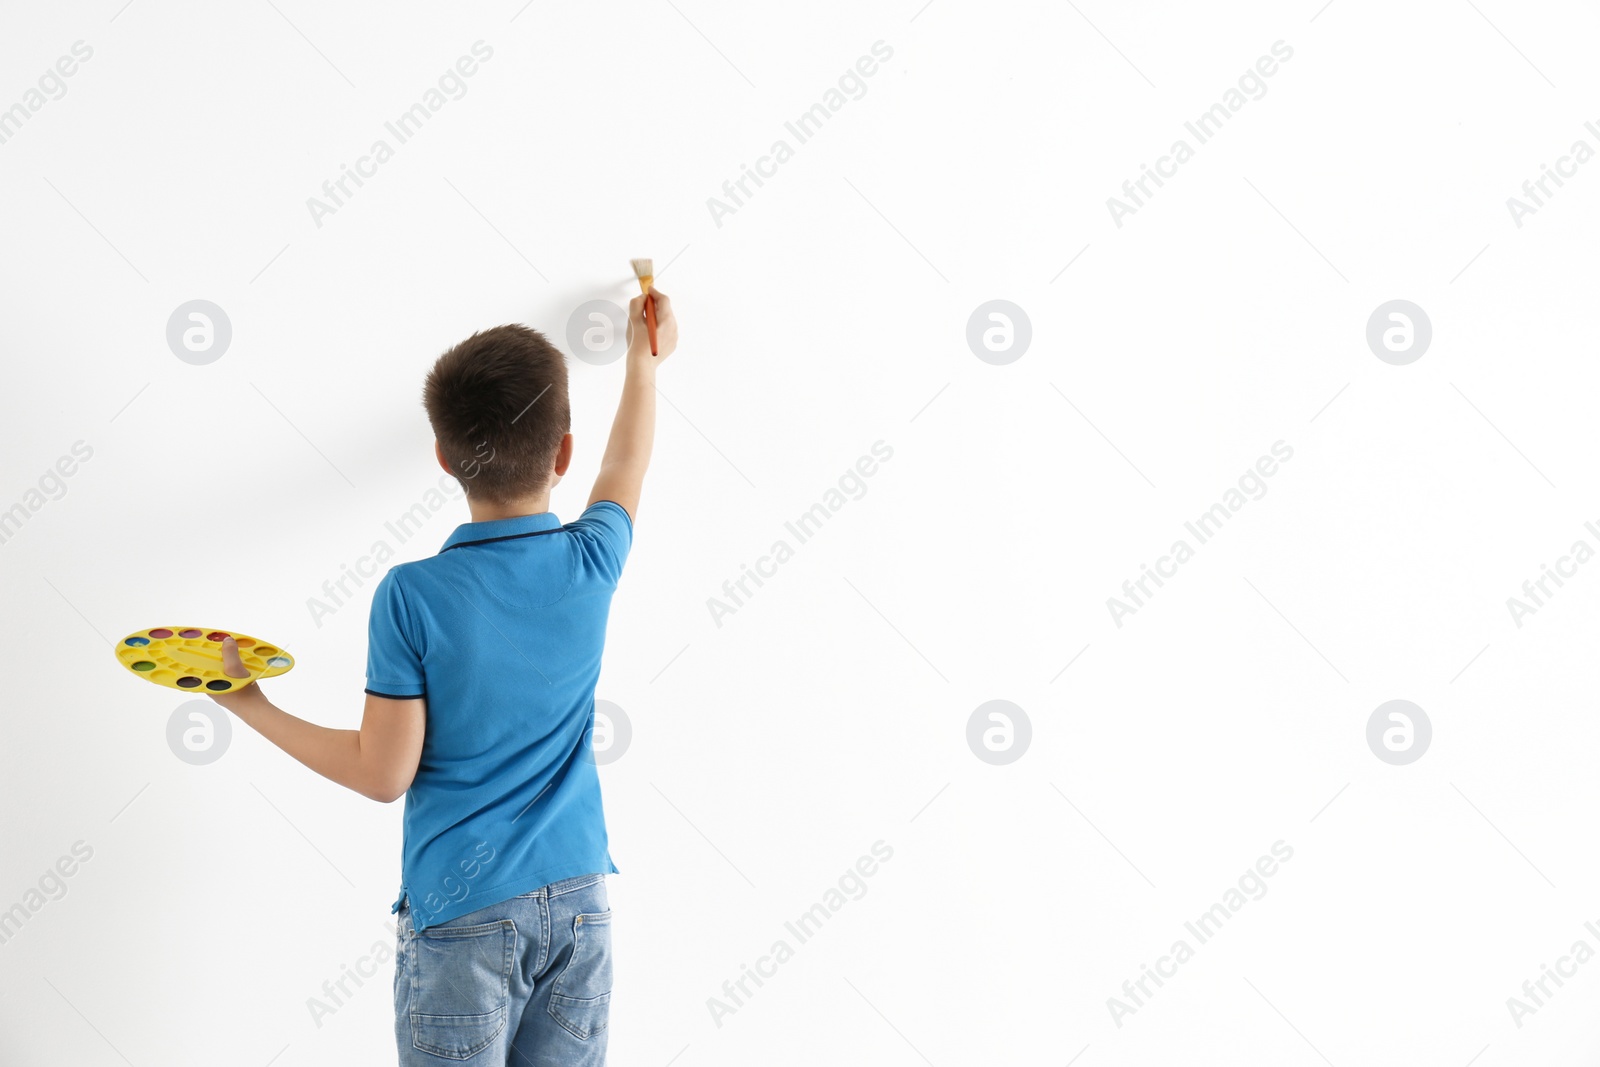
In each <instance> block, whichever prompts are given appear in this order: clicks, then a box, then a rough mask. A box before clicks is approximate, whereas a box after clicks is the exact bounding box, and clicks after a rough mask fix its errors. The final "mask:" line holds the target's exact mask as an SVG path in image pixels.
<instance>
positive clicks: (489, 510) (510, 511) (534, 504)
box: [467, 492, 550, 522]
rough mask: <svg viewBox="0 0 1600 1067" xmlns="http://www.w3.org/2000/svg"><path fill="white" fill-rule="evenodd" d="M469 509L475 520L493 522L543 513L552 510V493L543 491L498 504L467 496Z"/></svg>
mask: <svg viewBox="0 0 1600 1067" xmlns="http://www.w3.org/2000/svg"><path fill="white" fill-rule="evenodd" d="M467 509H468V510H469V511H470V512H471V513H472V521H473V522H493V521H494V520H496V519H516V518H521V517H522V516H524V515H543V514H544V513H545V512H547V511H549V510H550V494H549V493H548V492H546V493H541V494H539V495H538V496H530V497H524V498H522V499H521V500H511V501H507V502H506V503H504V504H496V503H493V502H491V501H488V500H473V499H472V498H471V497H470V496H469V497H468V498H467Z"/></svg>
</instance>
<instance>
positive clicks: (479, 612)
mask: <svg viewBox="0 0 1600 1067" xmlns="http://www.w3.org/2000/svg"><path fill="white" fill-rule="evenodd" d="M632 543H633V524H632V522H631V521H630V520H629V518H628V513H627V512H626V511H624V510H623V509H622V507H621V506H620V505H618V504H614V503H612V502H611V501H609V500H602V501H599V502H597V503H595V504H592V505H590V507H589V508H588V509H587V510H586V511H584V513H583V515H582V516H581V517H580V518H579V519H578V520H577V521H576V522H569V523H567V524H566V525H562V524H561V521H560V520H559V519H557V518H556V517H555V515H554V514H552V513H550V512H544V513H542V514H539V515H522V516H518V517H516V518H510V519H496V520H494V521H492V522H469V523H466V524H464V525H462V526H459V527H457V528H456V531H455V532H454V533H453V534H451V535H450V539H449V540H448V541H446V542H445V543H444V547H443V548H442V549H440V550H439V554H438V555H436V556H431V557H429V558H427V559H421V560H416V561H415V562H411V563H402V564H399V565H397V566H395V567H393V568H391V569H390V571H389V573H388V574H386V575H385V576H384V578H383V581H382V582H380V583H379V585H378V588H377V591H376V592H375V593H374V594H373V598H372V618H371V622H370V624H369V627H368V646H367V692H368V693H372V694H374V695H376V696H382V697H392V698H395V699H408V698H413V697H426V698H427V716H428V718H427V733H426V736H425V737H424V739H423V742H422V760H421V763H420V764H418V766H417V776H416V778H415V780H413V781H412V783H411V788H410V790H409V791H407V793H406V807H405V819H404V824H405V844H404V848H403V852H402V859H401V886H400V896H399V899H397V900H396V901H395V903H394V908H393V909H392V910H394V911H399V910H400V905H401V903H402V902H403V901H406V900H407V899H409V900H410V903H411V921H412V924H413V926H414V927H415V929H417V930H423V929H426V928H427V927H428V926H432V925H435V924H437V923H442V922H447V921H449V920H450V919H454V918H458V917H460V916H462V915H465V914H467V913H468V912H471V911H476V910H478V909H479V908H484V907H488V906H489V905H491V904H497V903H499V902H500V901H503V900H509V899H510V898H511V897H514V896H519V895H521V894H523V893H531V892H533V891H534V890H535V889H538V888H539V887H540V886H543V885H548V884H549V883H551V882H554V881H559V880H560V879H563V878H571V877H576V876H577V875H581V874H596V873H613V872H615V871H616V869H617V868H616V866H615V865H614V864H613V863H612V862H611V854H610V851H609V849H608V847H607V842H606V824H605V815H604V813H603V811H602V809H601V804H600V778H599V775H598V774H597V773H596V770H595V763H594V757H593V753H592V749H591V745H592V734H593V731H594V687H595V683H596V682H597V681H598V680H599V677H600V653H601V650H602V649H603V648H604V646H605V637H606V616H607V614H608V613H609V611H610V608H611V595H612V593H613V592H614V591H615V590H616V587H617V579H618V578H619V577H620V576H621V574H622V564H623V561H624V560H625V559H626V558H627V555H628V549H629V547H630V546H631V545H632Z"/></svg>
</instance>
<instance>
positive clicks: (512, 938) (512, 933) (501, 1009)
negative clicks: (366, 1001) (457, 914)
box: [408, 919, 517, 1060]
mask: <svg viewBox="0 0 1600 1067" xmlns="http://www.w3.org/2000/svg"><path fill="white" fill-rule="evenodd" d="M495 930H499V931H500V933H501V934H502V941H501V944H502V946H503V948H502V952H503V955H504V958H503V961H502V963H501V967H500V1005H499V1006H498V1007H496V1008H495V1009H494V1010H493V1011H487V1012H484V1013H482V1014H480V1015H429V1014H427V1013H426V1012H420V1011H414V1010H413V1011H409V1012H408V1016H409V1019H408V1021H409V1022H410V1024H411V1046H412V1047H413V1048H415V1049H417V1050H418V1051H421V1052H427V1053H430V1054H432V1055H435V1056H440V1057H443V1058H445V1059H452V1060H467V1059H471V1058H472V1057H473V1056H476V1055H477V1054H478V1053H480V1052H482V1051H483V1050H484V1049H486V1048H488V1047H489V1046H490V1045H491V1044H493V1043H494V1040H495V1038H497V1037H499V1036H500V1035H501V1034H502V1033H504V1032H505V1028H506V1022H507V1020H508V1019H509V1017H510V1005H509V1004H508V1003H507V998H508V997H509V994H510V982H511V967H512V965H513V962H514V958H515V956H516V936H517V924H516V923H515V922H513V921H512V920H510V919H499V920H496V921H495V922H488V923H481V924H479V925H477V926H446V927H436V928H430V929H427V930H423V931H421V932H420V933H414V934H413V935H412V939H413V940H422V939H431V940H436V941H448V940H458V939H460V938H463V937H473V936H483V935H484V934H488V933H492V932H493V931H495ZM417 978H418V975H417V970H416V969H415V968H413V970H412V974H411V995H410V997H409V1003H410V1004H415V1003H416V1002H417ZM490 1016H498V1017H499V1020H500V1023H499V1025H498V1026H496V1027H495V1028H494V1032H493V1033H491V1034H489V1035H488V1036H487V1037H485V1038H484V1039H483V1041H482V1043H480V1044H476V1045H474V1046H473V1047H472V1048H471V1049H469V1050H468V1051H466V1052H464V1053H461V1054H457V1053H455V1052H452V1051H449V1050H446V1049H442V1048H439V1047H437V1046H434V1045H429V1044H426V1043H424V1042H423V1040H422V1039H421V1038H420V1037H419V1036H418V1034H417V1021H418V1020H419V1019H429V1020H437V1019H467V1020H486V1019H488V1018H489V1017H490ZM456 1025H459V1024H456Z"/></svg>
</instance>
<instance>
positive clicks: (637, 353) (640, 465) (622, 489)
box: [589, 291, 678, 519]
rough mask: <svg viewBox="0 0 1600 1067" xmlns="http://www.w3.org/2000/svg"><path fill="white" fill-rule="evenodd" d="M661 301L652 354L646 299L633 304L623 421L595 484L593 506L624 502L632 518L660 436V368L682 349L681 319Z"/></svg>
mask: <svg viewBox="0 0 1600 1067" xmlns="http://www.w3.org/2000/svg"><path fill="white" fill-rule="evenodd" d="M653 295H654V296H655V302H656V308H655V311H656V350H657V351H658V352H659V353H660V355H656V356H652V355H651V354H650V339H649V337H648V336H647V335H646V331H645V324H644V301H645V298H644V297H643V296H637V297H634V299H633V300H632V301H631V302H630V303H629V304H628V367H627V372H626V374H625V376H624V377H623V380H622V399H621V400H620V401H618V402H617V417H616V419H614V420H613V421H612V423H611V438H610V440H608V441H607V442H606V453H605V456H604V457H603V458H602V459H601V460H600V476H599V477H598V478H596V479H595V480H594V491H593V492H592V493H590V494H589V503H591V504H593V503H594V502H595V501H597V500H610V501H613V502H614V503H617V504H620V505H621V506H622V508H623V510H624V511H626V512H627V513H628V517H629V518H630V519H637V518H638V512H639V494H640V492H641V490H642V489H643V487H644V472H645V471H646V470H647V469H648V468H649V466H650V450H651V447H652V446H653V445H654V443H655V437H656V368H657V367H658V366H660V364H661V363H662V362H663V361H664V360H665V359H666V358H667V357H668V356H670V355H671V354H672V352H673V350H674V349H676V348H677V347H678V319H677V316H676V315H674V314H673V312H672V301H671V300H670V299H668V298H667V296H666V294H664V293H661V292H659V291H657V292H655V293H654V294H653Z"/></svg>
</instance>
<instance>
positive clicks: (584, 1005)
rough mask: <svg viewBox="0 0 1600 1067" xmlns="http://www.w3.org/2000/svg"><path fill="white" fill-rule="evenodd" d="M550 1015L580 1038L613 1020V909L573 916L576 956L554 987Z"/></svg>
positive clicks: (574, 955)
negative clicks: (611, 910)
mask: <svg viewBox="0 0 1600 1067" xmlns="http://www.w3.org/2000/svg"><path fill="white" fill-rule="evenodd" d="M549 1011H550V1016H551V1018H553V1019H555V1021H556V1022H558V1023H560V1024H561V1026H562V1028H563V1029H565V1030H566V1031H567V1032H568V1033H569V1034H571V1035H572V1036H573V1037H575V1038H577V1039H578V1040H579V1041H587V1040H589V1038H591V1037H593V1036H594V1035H596V1034H598V1033H601V1032H602V1031H604V1030H605V1028H606V1027H607V1026H608V1025H610V1022H611V912H609V911H602V912H594V913H592V914H586V915H577V916H574V917H573V920H572V957H571V958H570V959H568V960H567V965H566V966H565V967H564V968H562V970H561V974H560V975H559V976H558V977H557V978H556V981H555V985H553V986H551V987H550V1008H549Z"/></svg>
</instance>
